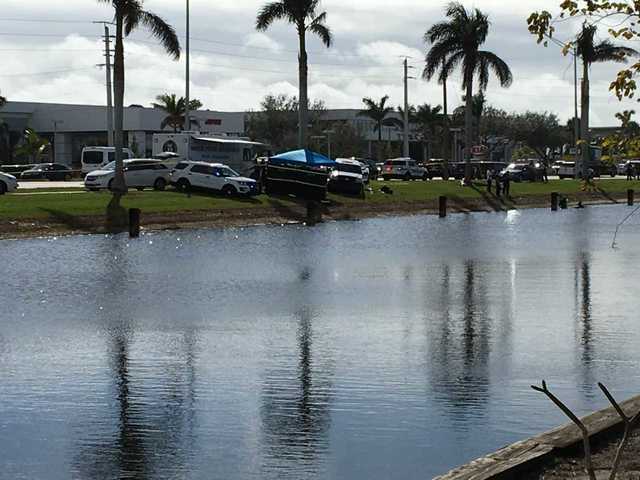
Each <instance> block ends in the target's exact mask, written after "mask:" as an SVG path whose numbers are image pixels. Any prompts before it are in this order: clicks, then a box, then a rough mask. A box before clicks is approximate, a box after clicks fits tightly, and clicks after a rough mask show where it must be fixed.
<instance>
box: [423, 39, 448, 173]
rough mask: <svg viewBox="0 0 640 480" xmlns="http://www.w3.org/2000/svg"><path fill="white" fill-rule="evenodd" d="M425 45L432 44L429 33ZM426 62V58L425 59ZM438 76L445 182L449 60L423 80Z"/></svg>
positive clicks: (424, 73)
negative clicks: (440, 88) (440, 95)
mask: <svg viewBox="0 0 640 480" xmlns="http://www.w3.org/2000/svg"><path fill="white" fill-rule="evenodd" d="M424 41H425V43H427V44H429V43H431V42H430V41H429V37H428V32H427V33H425V35H424ZM425 62H426V58H425ZM436 74H437V75H438V83H440V84H441V85H442V122H443V125H442V128H443V130H444V131H443V143H442V163H443V167H442V170H443V172H444V175H445V176H446V178H445V180H447V179H448V178H449V155H448V153H449V111H448V108H447V106H448V101H447V100H448V99H447V58H446V57H443V58H442V63H441V64H440V66H439V67H437V68H436V69H434V70H433V71H430V70H427V68H426V67H425V69H424V70H423V71H422V78H423V79H425V80H427V81H428V80H431V79H432V78H433V76H434V75H436Z"/></svg>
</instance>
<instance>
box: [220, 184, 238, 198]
mask: <svg viewBox="0 0 640 480" xmlns="http://www.w3.org/2000/svg"><path fill="white" fill-rule="evenodd" d="M237 193H238V191H237V190H236V189H235V188H234V187H233V186H232V185H225V186H224V187H222V194H223V195H224V196H226V197H233V196H234V195H235V194H237Z"/></svg>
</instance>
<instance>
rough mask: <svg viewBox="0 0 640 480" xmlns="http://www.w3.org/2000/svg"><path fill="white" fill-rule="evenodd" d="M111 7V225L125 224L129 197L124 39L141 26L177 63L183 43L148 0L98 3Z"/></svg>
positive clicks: (113, 0)
mask: <svg viewBox="0 0 640 480" xmlns="http://www.w3.org/2000/svg"><path fill="white" fill-rule="evenodd" d="M98 2H100V3H108V4H110V5H111V6H113V8H114V10H115V17H114V20H115V24H116V45H115V55H114V61H113V77H114V82H113V90H114V104H115V105H114V107H115V108H114V115H113V117H114V130H115V132H114V133H115V135H114V137H115V138H114V143H115V147H116V152H115V154H116V155H115V157H116V169H115V175H114V179H113V185H112V190H113V199H112V201H111V203H110V204H109V207H108V208H107V216H108V218H109V219H110V220H111V221H114V222H117V223H122V220H123V219H122V217H121V215H122V209H121V207H120V198H121V197H122V196H123V195H124V194H125V193H126V191H127V186H126V184H125V181H124V165H123V161H122V148H123V137H124V135H123V123H124V122H123V118H124V37H125V36H128V35H129V34H130V33H131V32H133V31H134V30H135V29H136V28H138V27H139V26H140V25H141V24H142V25H143V26H145V27H147V28H148V29H149V30H151V33H152V35H153V36H154V37H156V38H157V39H158V40H160V43H161V44H162V46H163V47H164V48H165V50H166V51H167V52H168V53H169V55H171V56H172V57H173V58H174V59H175V60H177V59H178V58H180V41H179V40H178V36H177V35H176V32H175V30H174V29H173V27H172V26H171V25H169V24H168V23H166V22H165V21H164V20H163V19H162V18H160V17H159V16H157V15H155V14H154V13H151V12H148V11H146V10H144V9H143V2H144V0H98Z"/></svg>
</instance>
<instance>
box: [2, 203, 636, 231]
mask: <svg viewBox="0 0 640 480" xmlns="http://www.w3.org/2000/svg"><path fill="white" fill-rule="evenodd" d="M578 200H580V201H582V202H584V203H585V204H611V203H614V204H615V203H621V204H624V203H625V202H626V195H625V194H623V193H618V194H611V195H609V194H604V193H599V192H589V193H587V192H584V193H580V194H576V195H572V196H570V198H569V201H570V207H571V206H572V203H573V204H574V203H575V202H577V201H578ZM549 202H550V200H549V196H548V195H527V196H522V197H514V198H511V199H509V200H504V199H496V198H495V197H493V196H488V195H487V196H485V197H482V198H459V197H449V198H448V211H449V213H452V214H453V213H468V212H499V211H506V210H511V209H522V208H541V207H549V205H550V203H549ZM437 213H438V202H437V200H435V199H434V200H429V201H421V202H392V201H389V202H388V203H383V202H352V203H348V204H341V205H335V204H333V205H332V204H330V203H329V204H324V205H323V206H322V216H323V219H324V220H325V221H336V220H358V219H362V218H371V217H381V216H390V215H414V214H437ZM305 221H306V208H305V205H304V204H302V203H299V204H292V205H286V206H284V205H279V206H269V207H251V208H233V209H224V210H220V209H213V210H206V211H203V210H197V211H181V212H177V213H176V212H173V213H145V212H144V211H143V212H142V228H143V230H151V231H154V230H176V229H189V228H224V227H238V226H250V225H269V224H273V225H280V224H285V223H302V222H305ZM87 233H106V229H105V225H104V217H103V216H101V215H92V216H74V215H61V216H52V215H50V216H48V217H46V218H33V219H21V220H16V221H12V220H0V239H11V238H29V237H41V236H54V235H72V234H87Z"/></svg>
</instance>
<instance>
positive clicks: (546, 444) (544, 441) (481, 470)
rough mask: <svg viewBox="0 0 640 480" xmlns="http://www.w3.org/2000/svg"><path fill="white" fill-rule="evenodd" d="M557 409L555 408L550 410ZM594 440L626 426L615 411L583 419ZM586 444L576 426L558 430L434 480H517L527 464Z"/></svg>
mask: <svg viewBox="0 0 640 480" xmlns="http://www.w3.org/2000/svg"><path fill="white" fill-rule="evenodd" d="M620 406H621V407H622V409H623V410H624V412H625V413H626V414H627V415H628V416H630V417H631V416H633V415H634V414H636V413H637V412H638V411H640V395H639V396H637V397H633V398H631V399H629V400H626V401H625V402H622V403H621V404H620ZM550 408H553V407H550ZM581 420H582V422H583V423H584V424H585V426H586V427H587V429H588V430H589V436H590V438H594V437H597V436H598V435H600V434H602V433H603V432H606V431H607V430H609V429H611V428H614V427H619V426H621V425H622V421H621V420H620V417H619V416H618V414H617V413H616V411H615V409H614V408H613V407H609V408H605V409H604V410H600V411H598V412H595V413H592V414H590V415H587V416H586V417H583V418H581ZM579 443H582V434H581V433H580V430H579V429H578V427H576V426H575V425H574V424H573V423H568V424H565V425H562V426H560V427H557V428H554V429H553V430H550V431H548V432H545V433H543V434H541V435H537V436H535V437H532V438H529V439H527V440H522V441H520V442H516V443H513V444H511V445H508V446H506V447H504V448H502V449H500V450H498V451H496V452H494V453H490V454H489V455H486V456H484V457H482V458H478V459H476V460H473V461H472V462H470V463H468V464H466V465H462V466H461V467H458V468H456V469H454V470H451V471H450V472H448V473H446V474H444V475H441V476H439V477H436V478H435V479H434V480H491V479H498V478H517V471H519V469H520V468H522V467H524V466H525V465H526V464H528V463H530V462H533V461H539V460H542V459H544V458H545V457H552V456H554V455H558V453H559V450H562V449H565V448H568V447H573V446H575V445H577V444H579Z"/></svg>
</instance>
